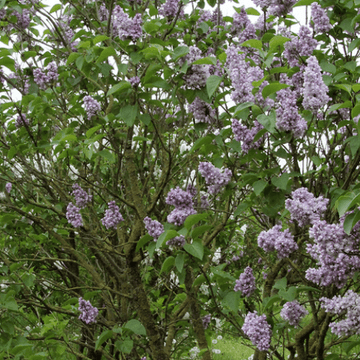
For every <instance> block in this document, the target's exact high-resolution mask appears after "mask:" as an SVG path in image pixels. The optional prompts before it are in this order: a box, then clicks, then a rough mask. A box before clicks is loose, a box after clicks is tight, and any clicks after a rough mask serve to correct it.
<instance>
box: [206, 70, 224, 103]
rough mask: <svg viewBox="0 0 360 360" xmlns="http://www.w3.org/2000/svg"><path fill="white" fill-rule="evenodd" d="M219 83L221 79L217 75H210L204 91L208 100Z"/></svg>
mask: <svg viewBox="0 0 360 360" xmlns="http://www.w3.org/2000/svg"><path fill="white" fill-rule="evenodd" d="M221 81H222V78H221V77H220V76H217V75H211V76H209V77H208V78H207V79H206V91H207V93H208V96H209V98H210V99H211V97H212V96H213V94H214V92H215V91H216V90H217V88H218V87H219V85H220V83H221Z"/></svg>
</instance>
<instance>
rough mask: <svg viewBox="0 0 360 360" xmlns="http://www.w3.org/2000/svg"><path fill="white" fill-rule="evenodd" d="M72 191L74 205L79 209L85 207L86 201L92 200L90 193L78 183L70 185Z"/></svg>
mask: <svg viewBox="0 0 360 360" xmlns="http://www.w3.org/2000/svg"><path fill="white" fill-rule="evenodd" d="M72 188H73V192H72V193H71V195H72V196H74V197H75V202H76V206H77V207H79V208H80V209H83V208H84V207H86V205H87V203H89V202H90V201H91V200H92V195H90V194H88V193H87V192H86V191H85V190H83V189H82V188H81V187H80V185H79V184H76V183H75V184H74V185H73V186H72Z"/></svg>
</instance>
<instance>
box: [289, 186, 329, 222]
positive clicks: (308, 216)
mask: <svg viewBox="0 0 360 360" xmlns="http://www.w3.org/2000/svg"><path fill="white" fill-rule="evenodd" d="M291 197H292V200H291V199H287V200H286V201H285V208H286V209H287V210H289V212H290V214H291V219H292V220H296V221H297V222H298V224H299V226H306V225H309V224H314V222H315V221H317V220H319V219H320V217H321V216H322V215H323V214H324V212H325V211H326V207H327V205H328V202H329V199H324V198H323V197H322V196H319V197H317V198H315V196H314V195H313V194H312V193H310V192H309V191H308V190H307V189H306V188H299V189H296V190H295V191H293V192H292V193H291Z"/></svg>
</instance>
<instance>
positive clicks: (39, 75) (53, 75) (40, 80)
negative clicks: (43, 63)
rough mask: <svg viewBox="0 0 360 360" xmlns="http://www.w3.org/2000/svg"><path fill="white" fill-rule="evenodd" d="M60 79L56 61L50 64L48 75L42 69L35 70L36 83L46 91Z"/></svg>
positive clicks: (47, 70)
mask: <svg viewBox="0 0 360 360" xmlns="http://www.w3.org/2000/svg"><path fill="white" fill-rule="evenodd" d="M58 77H59V74H58V67H57V65H56V62H55V61H52V62H51V63H49V65H48V66H47V67H46V73H45V72H43V71H42V70H41V69H34V81H35V83H36V84H37V85H38V86H39V88H40V89H42V90H46V89H47V88H48V87H49V85H51V84H53V83H55V82H56V81H57V80H58Z"/></svg>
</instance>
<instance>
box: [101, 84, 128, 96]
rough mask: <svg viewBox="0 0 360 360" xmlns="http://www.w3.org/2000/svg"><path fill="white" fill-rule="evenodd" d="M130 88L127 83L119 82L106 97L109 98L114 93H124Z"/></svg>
mask: <svg viewBox="0 0 360 360" xmlns="http://www.w3.org/2000/svg"><path fill="white" fill-rule="evenodd" d="M130 88H131V84H130V83H129V82H127V81H121V82H119V83H118V84H115V85H114V86H113V87H112V88H111V89H110V90H109V91H108V92H107V94H106V96H110V95H112V94H114V93H116V92H118V91H119V92H121V91H124V90H126V89H130Z"/></svg>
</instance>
